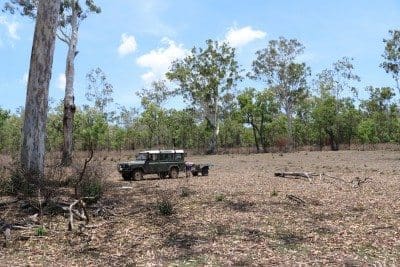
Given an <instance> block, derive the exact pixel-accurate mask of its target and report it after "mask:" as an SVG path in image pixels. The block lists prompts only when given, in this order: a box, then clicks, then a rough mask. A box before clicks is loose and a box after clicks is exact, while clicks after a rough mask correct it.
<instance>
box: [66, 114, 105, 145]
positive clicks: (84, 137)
mask: <svg viewBox="0 0 400 267" xmlns="http://www.w3.org/2000/svg"><path fill="white" fill-rule="evenodd" d="M74 129H75V131H74V140H75V144H76V145H75V146H76V147H77V145H78V147H79V145H80V147H81V149H84V150H89V149H99V148H105V147H106V145H107V142H106V141H107V137H108V136H107V133H108V123H107V121H106V119H105V118H104V115H103V114H102V113H100V112H99V111H97V110H96V109H93V108H85V109H84V110H77V112H76V114H75V120H74Z"/></svg>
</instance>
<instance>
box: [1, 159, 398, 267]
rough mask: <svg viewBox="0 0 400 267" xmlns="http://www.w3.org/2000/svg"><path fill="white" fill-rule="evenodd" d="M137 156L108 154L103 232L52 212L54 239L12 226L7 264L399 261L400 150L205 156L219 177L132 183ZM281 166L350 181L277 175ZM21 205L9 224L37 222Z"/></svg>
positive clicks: (7, 210) (99, 223)
mask: <svg viewBox="0 0 400 267" xmlns="http://www.w3.org/2000/svg"><path fill="white" fill-rule="evenodd" d="M127 158H128V153H123V154H122V155H120V154H115V155H113V156H112V157H111V156H108V157H106V159H105V160H104V164H107V166H109V169H110V171H111V174H110V181H111V185H110V189H109V191H108V192H107V194H106V196H105V197H104V198H103V199H102V200H101V201H100V203H101V205H102V207H103V211H102V212H100V213H99V214H98V216H91V222H90V225H94V226H96V227H93V228H89V229H82V230H81V231H79V230H76V231H74V232H68V231H67V230H66V229H67V226H66V225H67V219H66V218H64V217H63V216H62V215H56V216H46V217H45V225H46V228H47V234H46V235H45V236H43V237H39V236H36V235H35V231H34V230H33V229H29V230H19V231H13V232H12V242H11V244H10V245H9V246H7V247H1V248H0V265H1V266H4V265H9V266H11V265H14V266H15V265H27V264H33V265H42V264H46V265H48V264H50V265H59V266H65V265H82V266H87V265H96V266H98V265H101V266H109V265H114V266H117V265H118V266H120V265H131V266H134V265H151V266H154V265H163V266H164V265H172V266H175V265H176V266H187V265H189V266H198V265H200V266H201V265H214V266H226V265H242V266H243V265H244V266H249V265H272V264H274V265H293V264H296V263H308V264H310V265H326V264H328V265H364V264H379V263H382V264H394V265H398V264H400V199H399V192H400V164H399V163H400V152H395V151H367V152H365V151H339V152H297V153H289V154H254V155H218V156H196V157H188V159H187V160H189V161H194V162H198V163H212V164H214V167H213V168H212V169H211V170H210V175H209V176H208V177H201V176H199V177H191V178H190V179H185V178H183V177H184V174H183V173H181V174H180V178H179V179H174V180H173V179H165V180H159V179H156V177H155V176H149V177H147V179H146V180H142V181H137V182H132V183H131V184H130V183H129V182H125V181H123V180H122V178H121V177H120V175H119V174H118V172H117V171H116V163H117V162H118V161H119V160H126V159H127ZM279 171H307V172H312V173H317V174H320V173H325V174H327V175H329V176H333V177H337V178H341V179H344V180H345V181H342V180H339V179H334V178H332V177H328V176H327V175H322V176H319V175H318V176H315V177H313V179H312V181H311V182H310V181H308V180H307V179H287V178H281V177H274V172H279ZM356 177H359V178H356ZM367 177H368V178H370V179H368V180H366V182H365V183H362V184H360V186H357V185H356V186H354V185H355V184H354V183H351V181H352V180H354V179H364V178H367ZM124 186H125V187H130V186H132V188H131V189H126V188H123V187H124ZM182 192H184V194H182ZM185 193H186V194H185ZM290 195H292V196H295V197H298V198H300V199H301V200H303V201H304V203H297V202H296V201H293V199H290ZM288 196H289V197H288ZM162 197H164V198H165V197H168V198H169V199H170V200H171V201H172V203H173V205H174V207H173V208H174V213H173V214H172V215H170V216H163V215H161V214H160V213H159V211H158V209H157V203H158V202H159V201H160V200H161V199H162ZM16 205H17V204H16ZM97 206H99V204H97ZM18 210H19V211H18V214H16V211H15V210H13V206H10V205H7V206H3V207H1V206H0V213H1V217H3V218H6V219H8V220H9V221H10V222H13V221H16V220H20V219H21V218H26V217H27V214H26V213H25V214H24V213H22V212H21V211H20V209H18ZM95 210H96V208H91V214H93V213H95ZM16 216H20V217H16Z"/></svg>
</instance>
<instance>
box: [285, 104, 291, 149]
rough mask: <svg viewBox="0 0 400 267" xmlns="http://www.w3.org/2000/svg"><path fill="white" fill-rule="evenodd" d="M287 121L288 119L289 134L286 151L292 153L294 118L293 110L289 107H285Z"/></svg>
mask: <svg viewBox="0 0 400 267" xmlns="http://www.w3.org/2000/svg"><path fill="white" fill-rule="evenodd" d="M285 113H286V119H287V131H288V132H287V134H288V140H287V141H288V143H287V145H286V149H287V150H288V151H291V150H292V149H293V118H292V109H291V108H290V107H288V106H286V107H285Z"/></svg>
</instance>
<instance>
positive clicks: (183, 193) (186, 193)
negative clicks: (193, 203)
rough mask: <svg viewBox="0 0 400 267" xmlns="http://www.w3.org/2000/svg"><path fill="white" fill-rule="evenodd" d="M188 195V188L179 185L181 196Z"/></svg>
mask: <svg viewBox="0 0 400 267" xmlns="http://www.w3.org/2000/svg"><path fill="white" fill-rule="evenodd" d="M189 195H190V190H189V188H187V187H186V186H184V187H181V194H180V196H181V197H188V196H189Z"/></svg>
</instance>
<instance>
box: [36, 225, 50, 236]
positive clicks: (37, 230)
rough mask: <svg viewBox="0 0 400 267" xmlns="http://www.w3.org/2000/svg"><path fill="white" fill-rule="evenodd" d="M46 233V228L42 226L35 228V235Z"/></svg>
mask: <svg viewBox="0 0 400 267" xmlns="http://www.w3.org/2000/svg"><path fill="white" fill-rule="evenodd" d="M46 233H47V230H46V228H45V227H44V226H39V227H38V228H36V230H35V235H37V236H45V235H46Z"/></svg>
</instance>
